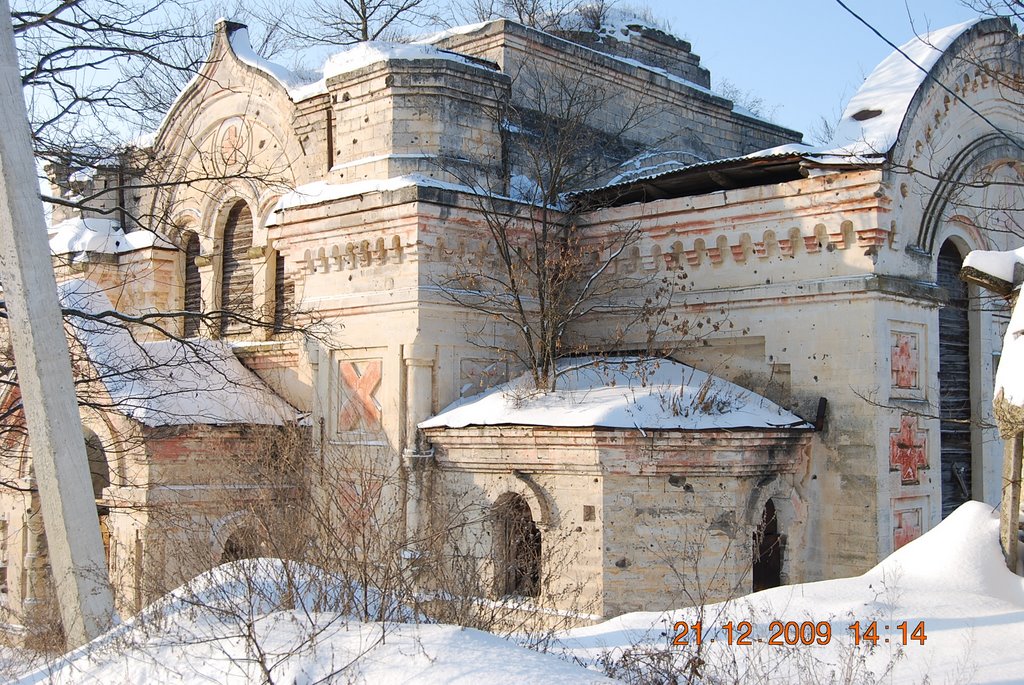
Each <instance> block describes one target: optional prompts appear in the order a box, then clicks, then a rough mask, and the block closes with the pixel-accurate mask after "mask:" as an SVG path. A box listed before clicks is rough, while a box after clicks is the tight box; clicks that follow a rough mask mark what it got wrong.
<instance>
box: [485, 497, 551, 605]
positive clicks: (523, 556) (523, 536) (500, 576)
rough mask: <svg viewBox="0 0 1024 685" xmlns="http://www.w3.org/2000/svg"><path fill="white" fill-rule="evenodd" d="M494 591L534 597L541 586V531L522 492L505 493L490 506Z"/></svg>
mask: <svg viewBox="0 0 1024 685" xmlns="http://www.w3.org/2000/svg"><path fill="white" fill-rule="evenodd" d="M493 516H494V545H495V554H494V562H495V573H494V577H495V586H496V587H495V591H496V592H497V594H498V596H499V597H502V596H506V595H519V596H523V597H537V596H539V595H540V585H541V550H542V543H541V533H540V529H539V528H537V525H536V524H535V523H534V521H533V513H532V512H531V511H530V505H529V503H528V502H527V501H526V499H524V498H523V496H522V495H517V494H514V493H507V494H505V495H502V496H501V497H500V498H498V502H497V503H496V504H495V505H494V510H493Z"/></svg>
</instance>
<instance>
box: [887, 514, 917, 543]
mask: <svg viewBox="0 0 1024 685" xmlns="http://www.w3.org/2000/svg"><path fill="white" fill-rule="evenodd" d="M919 537H921V510H920V509H910V510H908V511H898V512H896V527H895V528H894V529H893V531H892V540H893V549H899V548H900V547H902V546H903V545H905V544H907V543H908V542H910V541H911V540H916V539H917V538H919Z"/></svg>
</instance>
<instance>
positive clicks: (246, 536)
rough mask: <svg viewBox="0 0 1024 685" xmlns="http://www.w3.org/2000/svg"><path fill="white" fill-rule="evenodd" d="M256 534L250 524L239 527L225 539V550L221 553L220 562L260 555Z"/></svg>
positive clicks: (224, 562) (253, 557)
mask: <svg viewBox="0 0 1024 685" xmlns="http://www.w3.org/2000/svg"><path fill="white" fill-rule="evenodd" d="M259 548H260V546H259V543H258V542H257V540H256V534H255V533H254V532H253V530H252V528H249V527H248V526H246V527H243V528H239V529H238V530H236V531H235V532H234V533H232V534H231V535H229V536H228V539H227V540H225V541H224V550H223V551H222V552H221V554H220V563H222V564H226V563H227V562H229V561H238V560H239V559H255V558H256V557H258V556H260V554H259Z"/></svg>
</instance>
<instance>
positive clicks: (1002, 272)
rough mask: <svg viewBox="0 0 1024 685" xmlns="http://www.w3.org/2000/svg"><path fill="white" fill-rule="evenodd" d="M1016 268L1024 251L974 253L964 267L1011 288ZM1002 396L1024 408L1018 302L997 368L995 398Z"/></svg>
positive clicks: (1022, 317)
mask: <svg viewBox="0 0 1024 685" xmlns="http://www.w3.org/2000/svg"><path fill="white" fill-rule="evenodd" d="M1017 264H1024V247H1019V248H1017V249H1016V250H1006V251H998V250H972V251H971V252H970V253H969V254H968V255H967V257H966V258H965V259H964V264H963V266H964V268H965V269H966V268H973V269H977V270H978V271H980V272H982V273H984V274H987V275H989V276H992V277H993V278H998V279H999V280H1002V281H1006V282H1007V283H1009V284H1012V283H1013V281H1014V278H1013V271H1014V268H1015V267H1016V266H1017ZM1000 395H1002V396H1003V399H1005V400H1006V401H1007V402H1009V403H1010V404H1013V405H1016V406H1018V407H1024V305H1022V304H1021V300H1019V299H1018V300H1017V303H1016V304H1015V305H1014V307H1013V312H1012V313H1011V314H1010V323H1009V324H1008V325H1007V327H1006V335H1005V336H1004V337H1003V350H1002V353H1001V354H1000V357H999V366H998V367H997V368H996V379H995V393H994V397H995V398H996V399H998V398H999V396H1000Z"/></svg>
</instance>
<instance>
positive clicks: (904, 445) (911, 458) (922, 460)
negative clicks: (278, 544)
mask: <svg viewBox="0 0 1024 685" xmlns="http://www.w3.org/2000/svg"><path fill="white" fill-rule="evenodd" d="M889 465H890V466H891V470H892V471H896V470H899V472H900V481H901V482H902V483H903V485H916V484H917V483H918V482H919V480H918V473H917V470H918V469H919V468H922V467H926V466H927V465H928V456H927V454H926V452H925V433H924V431H920V430H918V429H917V417H916V416H913V415H911V414H904V415H903V416H902V417H901V418H900V427H899V430H896V429H893V430H890V431H889Z"/></svg>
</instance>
